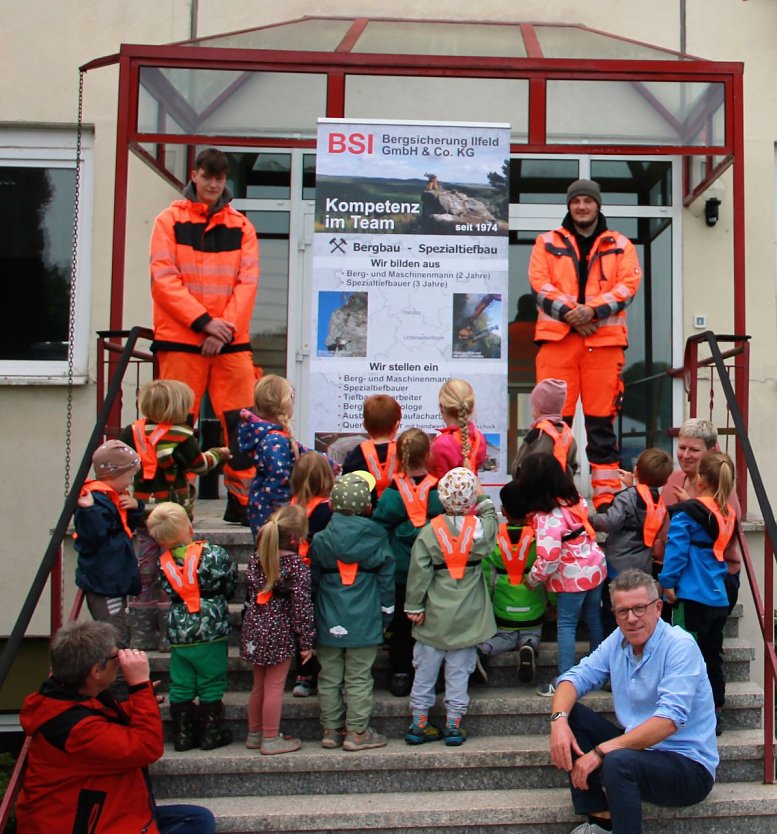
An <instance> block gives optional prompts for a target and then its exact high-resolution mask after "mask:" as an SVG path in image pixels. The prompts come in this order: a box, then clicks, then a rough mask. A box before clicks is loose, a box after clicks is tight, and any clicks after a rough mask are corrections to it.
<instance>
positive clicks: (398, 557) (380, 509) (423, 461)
mask: <svg viewBox="0 0 777 834" xmlns="http://www.w3.org/2000/svg"><path fill="white" fill-rule="evenodd" d="M429 449H430V444H429V436H428V435H427V434H426V432H424V431H421V429H407V431H403V432H402V434H400V435H399V437H398V438H397V457H398V458H399V471H398V472H397V474H396V475H395V476H394V481H393V482H392V483H391V484H390V485H389V486H388V487H387V488H386V489H385V490H384V492H383V494H382V495H381V497H380V500H379V501H378V506H377V507H375V512H374V513H373V514H372V519H373V521H375V522H376V523H377V524H380V525H381V526H382V527H384V528H385V529H386V531H387V532H388V534H389V546H390V547H391V551H392V553H393V554H394V560H395V565H394V587H395V589H396V610H395V612H394V619H393V620H392V621H391V625H390V626H389V632H390V635H389V640H388V644H389V664H390V667H391V680H390V682H389V691H390V692H391V694H392V695H394V696H396V697H397V698H403V697H405V696H407V695H409V694H410V688H411V686H412V683H413V638H412V635H411V627H410V620H408V618H407V617H406V616H405V612H404V610H403V606H404V604H405V592H406V588H407V571H408V568H409V566H410V551H411V550H412V548H413V544H414V543H415V540H416V537H417V536H418V533H419V532H420V531H421V529H422V528H423V527H424V526H425V525H426V524H427V522H429V521H430V520H431V519H432V518H434V517H435V516H438V515H440V514H441V513H443V512H444V510H443V507H442V504H441V503H440V499H439V498H438V496H437V478H435V477H434V475H430V474H429V473H428V471H427V468H426V467H427V466H428V463H429Z"/></svg>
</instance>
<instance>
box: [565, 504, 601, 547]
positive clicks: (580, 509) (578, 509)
mask: <svg viewBox="0 0 777 834" xmlns="http://www.w3.org/2000/svg"><path fill="white" fill-rule="evenodd" d="M566 510H567V511H568V512H569V513H571V515H572V516H573V517H574V518H575V519H576V520H577V521H579V522H580V526H581V527H582V530H576V531H573V532H574V535H567V536H565V537H564V538H565V539H572V538H577V537H578V536H579V535H581V534H582V532H583V530H584V531H585V532H586V533H587V534H588V538H589V539H593V540H594V541H596V531H595V530H594V528H593V525H592V524H591V522H590V521H589V519H588V511H587V510H586V508H585V507H584V506H583V504H582V502H580V503H577V504H575V505H574V506H568V507H566Z"/></svg>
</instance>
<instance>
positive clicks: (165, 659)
mask: <svg viewBox="0 0 777 834" xmlns="http://www.w3.org/2000/svg"><path fill="white" fill-rule="evenodd" d="M231 616H234V617H239V613H238V611H237V610H234V611H233V612H232V614H231ZM575 651H576V657H577V658H578V659H579V658H581V657H584V656H585V654H586V653H587V652H588V644H587V643H584V642H577V643H576V644H575ZM754 658H755V649H754V648H753V646H752V644H751V643H749V642H747V641H746V640H744V639H742V638H740V637H729V638H726V639H725V640H724V641H723V666H724V669H725V673H726V680H727V681H729V682H732V683H733V682H736V681H747V680H749V679H750V663H751V661H752V660H753V659H754ZM149 661H150V663H151V672H152V676H153V677H154V679H155V680H156V679H158V680H160V681H161V684H160V686H161V689H162V691H166V690H167V688H168V685H169V668H170V655H169V654H164V653H161V652H149ZM517 668H518V655H517V653H516V652H508V653H506V654H503V655H500V656H499V657H496V658H494V659H493V660H492V661H491V664H490V670H489V678H488V686H489V687H492V686H515V685H517ZM251 669H252V667H251V664H250V663H246V662H245V661H244V660H242V659H241V657H240V653H239V651H238V648H237V644H236V640H232V639H230V646H229V659H228V670H227V679H228V685H227V686H228V689H230V690H245V689H250V688H251V686H252V671H251ZM536 672H537V682H539V683H546V682H548V681H550V680H553V678H554V677H555V676H556V675H557V674H558V647H557V645H556V643H543V644H542V646H541V648H540V651H539V653H538V655H537V663H536ZM294 674H296V673H295V672H292V673H291V674H290V676H289V679H290V681H291V680H292V679H293V675H294ZM373 676H374V678H375V683H376V686H378V687H379V688H386V687H387V686H388V683H389V679H390V671H389V665H388V652H387V651H386V650H385V649H381V650H380V651H378V657H377V660H376V661H375V665H374V666H373ZM290 685H291V684H290V683H289V686H290Z"/></svg>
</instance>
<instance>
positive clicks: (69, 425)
mask: <svg viewBox="0 0 777 834" xmlns="http://www.w3.org/2000/svg"><path fill="white" fill-rule="evenodd" d="M83 118H84V71H83V70H79V73H78V129H77V132H76V181H75V190H74V193H73V248H72V255H71V259H70V299H69V302H70V303H69V318H68V333H67V418H66V420H65V498H67V496H68V493H69V492H70V464H71V452H72V448H73V376H74V366H75V358H74V352H75V351H74V348H75V335H76V287H77V284H78V281H77V276H78V215H79V211H80V204H81V139H82V135H83Z"/></svg>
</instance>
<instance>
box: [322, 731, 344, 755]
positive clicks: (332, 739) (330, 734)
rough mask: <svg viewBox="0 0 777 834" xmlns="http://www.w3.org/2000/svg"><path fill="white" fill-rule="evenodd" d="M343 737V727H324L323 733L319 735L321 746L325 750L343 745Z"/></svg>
mask: <svg viewBox="0 0 777 834" xmlns="http://www.w3.org/2000/svg"><path fill="white" fill-rule="evenodd" d="M344 739H345V727H338V728H337V729H335V728H334V727H324V734H323V735H322V736H321V746H322V747H324V748H326V749H327V750H334V749H335V748H336V747H342V746H343V740H344Z"/></svg>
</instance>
